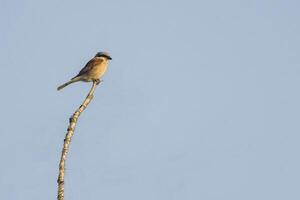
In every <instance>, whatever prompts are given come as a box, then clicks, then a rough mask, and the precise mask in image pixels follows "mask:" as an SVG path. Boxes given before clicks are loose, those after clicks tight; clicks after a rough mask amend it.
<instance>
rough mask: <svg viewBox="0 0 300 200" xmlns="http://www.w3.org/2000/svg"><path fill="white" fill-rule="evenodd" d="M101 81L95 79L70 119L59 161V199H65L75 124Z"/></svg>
mask: <svg viewBox="0 0 300 200" xmlns="http://www.w3.org/2000/svg"><path fill="white" fill-rule="evenodd" d="M99 83H100V81H94V82H93V85H92V88H91V89H90V92H89V93H88V95H87V96H86V98H85V100H84V102H83V103H82V104H81V106H80V107H79V108H78V109H77V110H76V111H75V112H74V114H73V115H72V116H71V117H70V119H69V127H68V129H67V133H66V136H65V139H64V146H63V148H62V151H61V157H60V162H59V173H58V179H57V183H58V192H57V200H63V199H64V191H65V187H64V183H65V162H66V158H67V154H68V150H69V146H70V143H71V139H72V137H73V135H74V130H75V126H76V123H77V120H78V117H79V116H80V114H81V113H82V112H83V111H84V110H85V108H86V107H87V106H88V105H89V103H90V102H91V100H92V99H93V97H94V92H95V89H96V86H97V84H99Z"/></svg>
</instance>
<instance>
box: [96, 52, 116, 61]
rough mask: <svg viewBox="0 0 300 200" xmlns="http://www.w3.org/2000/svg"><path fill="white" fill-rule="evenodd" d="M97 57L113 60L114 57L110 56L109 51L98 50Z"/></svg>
mask: <svg viewBox="0 0 300 200" xmlns="http://www.w3.org/2000/svg"><path fill="white" fill-rule="evenodd" d="M95 57H99V58H101V57H102V58H106V59H108V60H111V59H112V58H111V57H110V55H109V54H108V53H107V52H98V53H97V54H96V55H95Z"/></svg>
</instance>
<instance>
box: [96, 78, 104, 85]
mask: <svg viewBox="0 0 300 200" xmlns="http://www.w3.org/2000/svg"><path fill="white" fill-rule="evenodd" d="M95 82H96V84H97V85H99V84H100V83H101V82H103V80H100V79H96V80H95Z"/></svg>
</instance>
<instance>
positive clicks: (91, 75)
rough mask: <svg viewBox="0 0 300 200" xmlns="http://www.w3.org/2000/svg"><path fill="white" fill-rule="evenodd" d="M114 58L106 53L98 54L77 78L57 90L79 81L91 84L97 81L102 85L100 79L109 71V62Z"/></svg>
mask: <svg viewBox="0 0 300 200" xmlns="http://www.w3.org/2000/svg"><path fill="white" fill-rule="evenodd" d="M111 59H112V58H111V57H110V56H109V55H108V53H106V52H98V53H97V54H96V55H95V57H94V58H92V59H91V60H90V61H89V62H88V63H87V64H86V65H85V67H84V68H82V70H81V71H80V72H79V73H78V75H77V76H75V77H74V78H72V79H71V80H70V81H68V82H66V83H65V84H62V85H61V86H59V87H58V88H57V90H61V89H63V88H64V87H66V86H68V85H70V84H71V83H75V82H77V81H84V82H91V81H96V82H97V83H100V78H101V77H102V76H103V74H104V73H105V71H106V69H107V65H108V60H111Z"/></svg>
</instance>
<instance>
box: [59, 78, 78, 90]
mask: <svg viewBox="0 0 300 200" xmlns="http://www.w3.org/2000/svg"><path fill="white" fill-rule="evenodd" d="M77 81H80V79H79V78H77V77H74V78H72V79H71V80H70V81H68V82H66V83H64V84H62V85H61V86H59V87H58V88H57V90H61V89H63V88H64V87H66V86H68V85H70V84H71V83H75V82H77Z"/></svg>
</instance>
